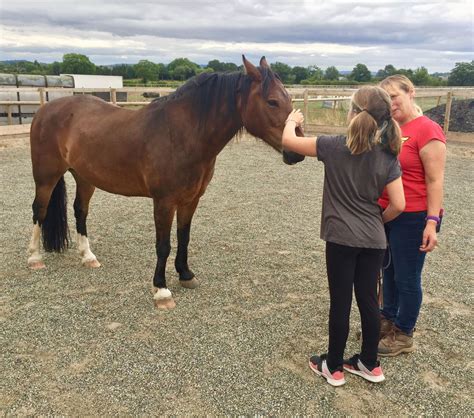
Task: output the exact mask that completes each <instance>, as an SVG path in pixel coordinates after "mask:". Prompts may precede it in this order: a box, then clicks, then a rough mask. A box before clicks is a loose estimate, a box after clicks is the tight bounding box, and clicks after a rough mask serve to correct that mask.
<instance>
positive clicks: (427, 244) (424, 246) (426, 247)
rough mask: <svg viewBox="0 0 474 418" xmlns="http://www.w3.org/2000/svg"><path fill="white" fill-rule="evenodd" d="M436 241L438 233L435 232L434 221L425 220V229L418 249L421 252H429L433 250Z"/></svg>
mask: <svg viewBox="0 0 474 418" xmlns="http://www.w3.org/2000/svg"><path fill="white" fill-rule="evenodd" d="M437 243H438V235H437V234H436V223H435V222H433V221H428V222H426V226H425V229H424V231H423V241H422V243H421V246H420V251H421V252H423V253H429V252H430V251H433V250H434V249H435V247H436V244H437Z"/></svg>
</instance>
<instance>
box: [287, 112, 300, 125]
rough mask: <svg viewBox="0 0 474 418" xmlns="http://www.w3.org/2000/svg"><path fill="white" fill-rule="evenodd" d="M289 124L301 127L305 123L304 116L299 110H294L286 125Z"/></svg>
mask: <svg viewBox="0 0 474 418" xmlns="http://www.w3.org/2000/svg"><path fill="white" fill-rule="evenodd" d="M288 122H295V123H296V126H301V125H302V123H303V122H304V116H303V114H302V113H301V110H299V109H293V110H292V111H291V112H290V114H289V115H288V117H287V118H286V121H285V125H286V124H287V123H288Z"/></svg>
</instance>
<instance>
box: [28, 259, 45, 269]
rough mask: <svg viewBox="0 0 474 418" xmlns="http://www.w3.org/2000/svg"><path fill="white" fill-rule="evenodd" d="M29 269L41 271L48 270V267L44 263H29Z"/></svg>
mask: <svg viewBox="0 0 474 418" xmlns="http://www.w3.org/2000/svg"><path fill="white" fill-rule="evenodd" d="M28 267H29V268H30V269H31V270H41V269H44V268H46V265H45V264H44V263H43V262H42V261H31V262H29V263H28Z"/></svg>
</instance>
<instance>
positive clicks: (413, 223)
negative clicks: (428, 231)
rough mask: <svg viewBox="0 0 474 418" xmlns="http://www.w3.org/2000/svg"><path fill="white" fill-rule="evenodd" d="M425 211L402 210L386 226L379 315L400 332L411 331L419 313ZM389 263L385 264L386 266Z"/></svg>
mask: <svg viewBox="0 0 474 418" xmlns="http://www.w3.org/2000/svg"><path fill="white" fill-rule="evenodd" d="M425 218H426V212H404V213H402V214H401V215H400V216H399V217H398V218H395V219H394V220H393V221H391V222H388V223H387V224H386V225H385V231H386V233H387V239H388V248H387V252H386V254H385V260H384V270H383V309H382V315H383V316H384V317H385V318H386V319H389V320H391V321H393V322H394V323H395V325H396V326H397V327H398V328H400V329H401V330H402V331H403V332H405V333H407V334H411V333H412V332H413V329H414V328H415V324H416V320H417V319H418V314H419V313H420V307H421V300H422V290H421V271H422V270H423V264H424V262H425V255H426V253H423V252H421V251H420V250H419V247H420V245H421V242H422V240H423V230H424V229H425V224H426V221H425ZM387 265H388V266H387Z"/></svg>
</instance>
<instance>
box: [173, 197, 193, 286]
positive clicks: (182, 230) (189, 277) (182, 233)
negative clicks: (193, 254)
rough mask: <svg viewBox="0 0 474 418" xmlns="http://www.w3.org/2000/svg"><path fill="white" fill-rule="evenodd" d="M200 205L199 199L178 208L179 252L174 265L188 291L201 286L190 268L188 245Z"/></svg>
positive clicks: (182, 284)
mask: <svg viewBox="0 0 474 418" xmlns="http://www.w3.org/2000/svg"><path fill="white" fill-rule="evenodd" d="M198 203H199V198H198V199H196V200H195V201H194V202H192V203H191V204H189V205H186V206H180V207H178V212H177V225H178V227H177V230H178V231H177V236H178V251H177V253H176V259H175V262H174V265H175V267H176V271H177V272H178V274H179V282H180V284H181V286H183V287H185V288H187V289H195V288H196V287H198V286H199V282H198V280H197V279H196V277H195V276H194V273H193V272H192V271H191V270H190V269H189V266H188V245H189V237H190V232H191V221H192V218H193V215H194V212H195V211H196V207H197V205H198Z"/></svg>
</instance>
